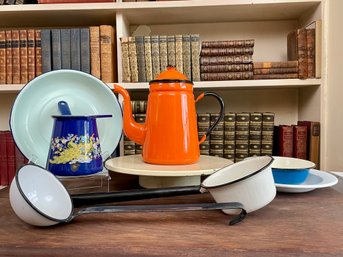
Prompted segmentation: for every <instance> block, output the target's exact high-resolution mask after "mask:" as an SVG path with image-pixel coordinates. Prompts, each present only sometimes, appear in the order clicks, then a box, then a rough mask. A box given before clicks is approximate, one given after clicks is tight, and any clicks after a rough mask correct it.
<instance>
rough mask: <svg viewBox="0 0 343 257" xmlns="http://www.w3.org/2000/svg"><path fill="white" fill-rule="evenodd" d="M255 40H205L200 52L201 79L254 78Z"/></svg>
mask: <svg viewBox="0 0 343 257" xmlns="http://www.w3.org/2000/svg"><path fill="white" fill-rule="evenodd" d="M254 45H255V40H253V39H249V40H225V41H203V42H202V44H201V52H200V56H201V57H200V72H201V80H202V81H208V80H242V79H253V76H254V74H253V59H252V56H253V54H254Z"/></svg>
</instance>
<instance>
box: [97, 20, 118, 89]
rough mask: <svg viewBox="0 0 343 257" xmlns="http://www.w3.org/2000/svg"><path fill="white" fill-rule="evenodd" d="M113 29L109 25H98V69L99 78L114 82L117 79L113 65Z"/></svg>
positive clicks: (114, 52) (114, 53)
mask: <svg viewBox="0 0 343 257" xmlns="http://www.w3.org/2000/svg"><path fill="white" fill-rule="evenodd" d="M114 35H115V31H114V28H113V27H112V26H110V25H100V70H101V80H102V81H104V82H105V83H106V82H115V81H116V80H117V76H116V70H117V69H116V67H115V65H116V64H115V62H116V60H115V55H116V51H115V39H114Z"/></svg>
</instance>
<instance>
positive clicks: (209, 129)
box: [195, 92, 225, 144]
mask: <svg viewBox="0 0 343 257" xmlns="http://www.w3.org/2000/svg"><path fill="white" fill-rule="evenodd" d="M205 96H213V97H214V98H216V99H217V101H218V102H219V105H220V111H219V116H218V118H217V119H216V120H215V122H214V123H213V124H212V125H211V126H210V127H209V128H208V129H207V130H206V132H205V134H204V135H203V136H202V137H201V139H200V141H199V143H200V144H201V143H202V142H204V141H205V140H206V138H207V137H208V136H209V135H210V133H211V131H212V130H213V129H214V128H215V127H216V126H217V124H218V123H219V122H220V121H221V120H223V118H224V111H225V104H224V100H223V99H222V98H221V97H220V96H219V95H218V94H217V93H214V92H204V93H202V94H200V95H199V96H198V97H197V99H196V100H195V102H197V101H199V100H200V99H202V98H203V97H205Z"/></svg>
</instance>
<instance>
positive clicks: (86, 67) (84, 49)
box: [80, 28, 91, 74]
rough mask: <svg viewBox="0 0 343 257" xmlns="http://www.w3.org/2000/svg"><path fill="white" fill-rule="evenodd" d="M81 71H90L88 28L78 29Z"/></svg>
mask: <svg viewBox="0 0 343 257" xmlns="http://www.w3.org/2000/svg"><path fill="white" fill-rule="evenodd" d="M80 43H81V45H80V48H81V49H80V52H81V71H83V72H85V73H88V74H90V73H91V54H90V34H89V28H81V29H80Z"/></svg>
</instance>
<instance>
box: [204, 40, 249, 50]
mask: <svg viewBox="0 0 343 257" xmlns="http://www.w3.org/2000/svg"><path fill="white" fill-rule="evenodd" d="M254 45H255V40H254V39H245V40H222V41H203V42H202V44H201V46H202V48H234V47H253V46H254Z"/></svg>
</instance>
